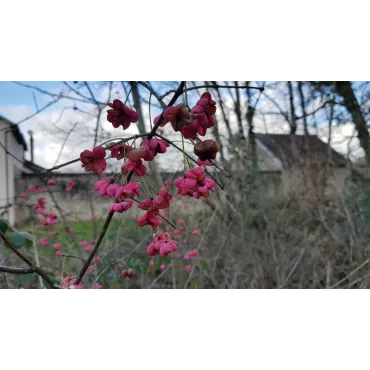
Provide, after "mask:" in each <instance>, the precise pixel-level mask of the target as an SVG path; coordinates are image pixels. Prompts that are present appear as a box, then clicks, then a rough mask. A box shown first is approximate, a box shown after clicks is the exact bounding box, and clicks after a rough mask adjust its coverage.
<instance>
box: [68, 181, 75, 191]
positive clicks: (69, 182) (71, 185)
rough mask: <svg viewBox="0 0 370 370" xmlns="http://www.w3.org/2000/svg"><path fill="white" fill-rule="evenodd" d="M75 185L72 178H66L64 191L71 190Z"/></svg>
mask: <svg viewBox="0 0 370 370" xmlns="http://www.w3.org/2000/svg"><path fill="white" fill-rule="evenodd" d="M75 186H76V183H75V182H74V181H73V180H68V182H67V187H66V191H71V190H72V189H73V188H74V187H75Z"/></svg>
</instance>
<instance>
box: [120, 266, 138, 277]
mask: <svg viewBox="0 0 370 370" xmlns="http://www.w3.org/2000/svg"><path fill="white" fill-rule="evenodd" d="M121 276H122V277H123V278H124V279H125V278H133V277H134V276H135V271H134V270H133V269H132V268H129V269H127V270H126V269H124V270H122V271H121Z"/></svg>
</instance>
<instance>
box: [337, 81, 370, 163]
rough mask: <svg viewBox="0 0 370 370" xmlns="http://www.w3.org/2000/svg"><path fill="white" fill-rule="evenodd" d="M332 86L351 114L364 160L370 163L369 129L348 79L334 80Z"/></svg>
mask: <svg viewBox="0 0 370 370" xmlns="http://www.w3.org/2000/svg"><path fill="white" fill-rule="evenodd" d="M334 88H335V90H336V92H337V93H338V94H339V95H340V96H341V97H342V98H343V103H344V105H345V107H346V109H347V111H348V113H350V114H351V116H352V120H353V123H354V124H355V127H356V130H357V133H358V139H359V141H360V144H361V146H362V148H363V149H364V151H365V156H366V162H367V164H368V165H370V139H369V130H368V128H367V125H366V121H365V118H364V116H363V114H362V112H361V107H360V105H359V103H358V101H357V98H356V95H355V93H354V91H353V88H352V84H351V82H350V81H335V82H334Z"/></svg>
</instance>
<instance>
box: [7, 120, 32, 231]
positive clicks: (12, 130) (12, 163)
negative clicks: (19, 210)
mask: <svg viewBox="0 0 370 370" xmlns="http://www.w3.org/2000/svg"><path fill="white" fill-rule="evenodd" d="M32 145H33V144H32V140H31V146H32ZM26 152H27V143H26V141H25V139H24V137H23V135H22V133H21V132H20V130H19V128H18V126H17V125H15V124H13V123H12V122H11V121H9V120H8V119H6V118H5V117H2V116H0V218H5V219H7V220H8V221H9V223H11V224H14V222H15V219H16V207H15V203H16V202H15V201H16V199H17V198H16V197H17V196H18V195H19V194H16V191H15V181H16V179H17V178H20V177H21V176H22V174H23V173H30V172H33V169H32V166H33V163H32V161H28V160H26V159H25V153H26ZM31 156H32V155H31Z"/></svg>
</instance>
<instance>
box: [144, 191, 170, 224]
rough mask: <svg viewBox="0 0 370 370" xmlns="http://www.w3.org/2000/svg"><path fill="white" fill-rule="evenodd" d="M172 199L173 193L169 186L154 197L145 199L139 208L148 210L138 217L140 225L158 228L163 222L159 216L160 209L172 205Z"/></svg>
mask: <svg viewBox="0 0 370 370" xmlns="http://www.w3.org/2000/svg"><path fill="white" fill-rule="evenodd" d="M171 201H172V194H171V193H170V192H169V191H168V189H167V188H162V189H161V190H159V192H158V193H157V195H156V196H155V198H154V199H149V198H148V199H145V200H144V201H143V202H142V203H141V204H139V205H138V208H140V209H142V210H144V211H147V212H146V213H145V214H144V215H143V216H140V217H139V218H138V219H137V222H138V224H139V226H140V227H143V226H145V225H150V226H151V227H152V228H153V230H155V229H157V228H158V227H159V225H160V224H161V220H160V219H159V218H157V216H158V215H159V210H160V209H165V208H168V207H169V206H170V202H171Z"/></svg>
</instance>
